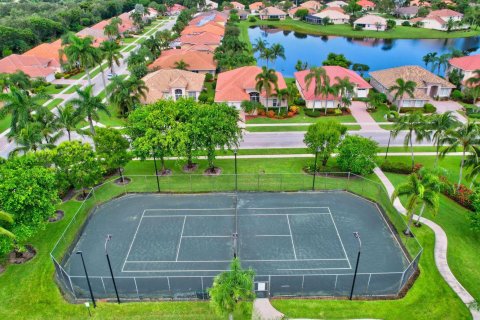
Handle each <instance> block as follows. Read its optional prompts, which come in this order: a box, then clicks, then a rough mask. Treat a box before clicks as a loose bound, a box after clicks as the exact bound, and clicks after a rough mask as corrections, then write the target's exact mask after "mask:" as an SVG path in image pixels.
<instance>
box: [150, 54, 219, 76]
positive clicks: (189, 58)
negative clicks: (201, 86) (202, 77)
mask: <svg viewBox="0 0 480 320" xmlns="http://www.w3.org/2000/svg"><path fill="white" fill-rule="evenodd" d="M180 60H183V61H184V62H185V63H186V64H188V67H187V70H190V71H198V70H205V71H211V70H215V69H217V63H216V62H215V60H214V59H213V53H210V52H203V51H193V50H185V49H173V50H166V51H163V52H162V54H161V56H160V57H158V59H157V60H155V61H154V62H153V63H152V64H151V65H149V66H148V68H149V69H155V68H160V69H169V68H171V69H173V68H175V62H178V61H180Z"/></svg>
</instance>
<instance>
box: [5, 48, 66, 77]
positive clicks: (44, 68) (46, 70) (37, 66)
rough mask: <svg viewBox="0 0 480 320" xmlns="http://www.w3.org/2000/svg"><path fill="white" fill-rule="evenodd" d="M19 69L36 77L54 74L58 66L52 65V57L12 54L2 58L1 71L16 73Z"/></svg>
mask: <svg viewBox="0 0 480 320" xmlns="http://www.w3.org/2000/svg"><path fill="white" fill-rule="evenodd" d="M18 70H20V71H23V72H25V73H26V74H27V75H29V76H30V77H32V78H36V77H46V76H48V75H51V74H54V73H55V72H56V70H57V67H55V66H52V59H48V58H40V57H33V56H23V55H18V54H12V55H9V56H8V57H5V58H3V59H1V60H0V73H14V72H16V71H18Z"/></svg>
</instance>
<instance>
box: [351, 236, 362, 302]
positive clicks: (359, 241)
mask: <svg viewBox="0 0 480 320" xmlns="http://www.w3.org/2000/svg"><path fill="white" fill-rule="evenodd" d="M353 236H354V237H355V238H356V239H357V240H358V253H357V263H356V264H355V273H354V274H353V281H352V289H351V290H350V300H352V297H353V289H354V288H355V280H357V271H358V263H359V262H360V253H361V252H362V239H360V234H359V233H358V232H354V233H353Z"/></svg>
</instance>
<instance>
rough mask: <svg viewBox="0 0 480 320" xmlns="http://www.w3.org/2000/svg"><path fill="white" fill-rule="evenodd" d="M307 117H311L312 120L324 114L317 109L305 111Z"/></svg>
mask: <svg viewBox="0 0 480 320" xmlns="http://www.w3.org/2000/svg"><path fill="white" fill-rule="evenodd" d="M305 115H306V116H308V117H311V118H318V117H320V116H321V115H322V114H321V113H320V111H319V110H318V109H316V110H313V109H305Z"/></svg>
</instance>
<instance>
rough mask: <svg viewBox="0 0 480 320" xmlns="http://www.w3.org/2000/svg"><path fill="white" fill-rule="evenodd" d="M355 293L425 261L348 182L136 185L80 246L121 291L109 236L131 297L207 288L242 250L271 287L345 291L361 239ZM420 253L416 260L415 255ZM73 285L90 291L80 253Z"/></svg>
mask: <svg viewBox="0 0 480 320" xmlns="http://www.w3.org/2000/svg"><path fill="white" fill-rule="evenodd" d="M353 232H359V233H360V236H361V239H362V250H361V251H362V254H361V258H360V263H359V269H358V276H357V280H356V283H355V294H356V295H364V296H383V295H395V294H397V293H398V292H399V290H400V289H401V288H402V287H403V286H404V285H405V283H406V282H407V281H408V279H409V278H410V276H411V275H412V274H413V272H414V269H415V268H416V263H411V262H412V257H409V256H408V254H407V253H406V251H405V250H404V249H403V248H402V246H401V245H400V243H399V241H398V240H397V237H396V236H395V234H394V230H393V229H392V228H391V227H390V226H389V224H388V223H387V220H386V219H385V218H384V216H383V215H382V213H381V211H380V209H379V208H378V206H377V205H376V204H375V203H372V202H370V201H368V200H365V199H363V198H360V197H358V196H356V195H353V194H351V193H348V192H343V191H336V192H306V193H301V192H295V193H239V194H238V195H235V194H227V193H225V194H219V193H216V194H194V195H171V194H165V195H154V194H135V195H127V196H123V197H121V198H118V199H115V200H112V201H110V202H108V203H106V204H104V205H102V206H100V207H99V208H97V209H96V210H95V212H94V213H93V214H92V216H91V219H90V220H89V222H88V224H87V225H86V226H85V228H84V230H83V233H82V234H81V236H80V238H79V240H78V242H77V243H76V244H75V247H74V248H73V249H72V251H71V252H72V253H74V252H76V251H78V250H81V251H82V252H83V255H84V258H85V262H86V267H87V269H88V273H89V276H90V280H91V283H92V288H93V291H94V294H95V296H97V297H99V298H105V297H113V296H114V291H113V283H112V280H111V278H110V273H109V270H108V265H107V262H106V259H105V248H104V242H105V237H106V235H107V234H111V235H112V240H111V241H110V243H109V249H108V250H109V254H110V259H111V261H112V268H113V272H114V275H115V278H116V283H117V287H118V289H119V292H120V295H121V297H122V298H132V299H138V298H168V297H169V298H205V292H206V289H207V288H208V287H210V286H211V284H212V282H213V277H214V276H215V275H217V274H218V273H220V272H222V271H225V270H228V266H229V263H230V261H231V259H232V258H233V256H234V253H236V254H237V255H238V257H239V258H240V259H241V262H242V265H243V266H244V267H251V268H253V269H254V270H255V272H256V278H255V282H256V290H257V293H259V294H264V295H270V296H281V295H304V296H345V295H348V293H349V292H350V288H351V284H352V280H353V272H354V268H355V263H356V258H357V251H358V242H357V239H356V238H355V237H354V236H353ZM413 262H416V261H413ZM63 268H64V270H65V272H64V273H62V275H63V276H64V277H65V278H66V279H65V283H67V288H68V289H73V292H74V293H75V297H76V298H85V297H88V287H87V283H86V278H85V274H84V271H83V267H82V264H81V260H80V258H79V256H78V255H75V254H71V255H68V258H67V259H66V260H65V261H64V263H63Z"/></svg>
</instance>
